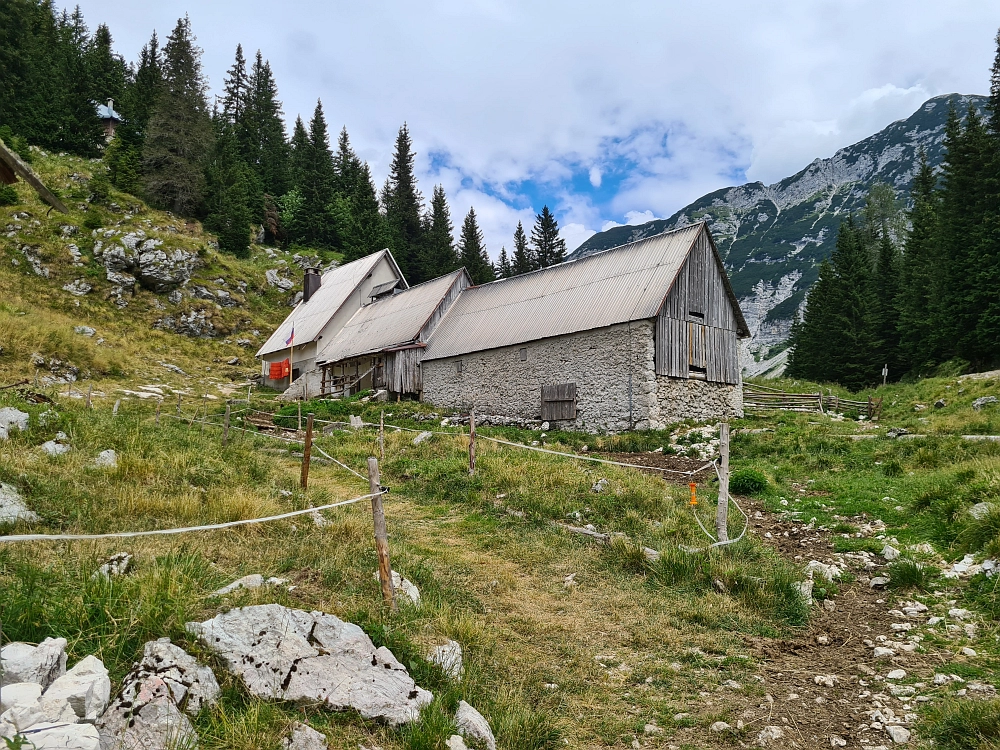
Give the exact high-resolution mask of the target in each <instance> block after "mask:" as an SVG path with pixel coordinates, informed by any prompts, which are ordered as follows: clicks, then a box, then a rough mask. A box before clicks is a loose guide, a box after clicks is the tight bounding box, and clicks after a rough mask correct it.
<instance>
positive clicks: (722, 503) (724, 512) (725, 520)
mask: <svg viewBox="0 0 1000 750" xmlns="http://www.w3.org/2000/svg"><path fill="white" fill-rule="evenodd" d="M719 455H720V458H721V464H722V465H721V467H720V468H719V480H720V481H719V504H718V506H717V507H716V509H715V531H716V533H717V535H718V537H719V541H720V542H728V541H729V423H728V422H721V423H720V424H719Z"/></svg>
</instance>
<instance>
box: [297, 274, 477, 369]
mask: <svg viewBox="0 0 1000 750" xmlns="http://www.w3.org/2000/svg"><path fill="white" fill-rule="evenodd" d="M471 283H472V282H471V279H469V274H468V273H467V272H466V270H465V269H464V268H460V269H459V270H457V271H453V272H452V273H449V274H448V275H446V276H441V277H439V278H436V279H432V280H430V281H425V282H424V283H422V284H417V285H416V286H413V287H410V288H409V289H407V290H406V291H403V292H399V293H398V294H393V295H392V296H389V297H383V298H382V299H380V300H376V301H375V302H372V303H371V304H370V305H365V306H364V307H362V308H361V309H360V310H358V311H357V312H356V313H355V314H354V317H352V318H351V319H350V321H348V323H347V325H345V326H344V327H343V328H341V329H340V331H339V332H338V333H337V334H336V336H334V337H333V338H332V339H331V340H330V341H329V343H327V344H326V345H325V346H324V347H323V348H322V349H321V350H320V352H319V356H318V357H317V362H318V363H319V364H323V363H325V362H339V361H341V360H344V359H350V358H352V357H360V356H362V355H365V354H372V353H374V352H381V351H386V350H388V349H395V348H398V347H402V346H406V345H408V344H415V343H419V339H420V335H421V333H423V332H424V329H425V327H426V326H427V323H428V322H430V321H431V320H432V319H433V317H434V314H435V313H437V312H438V310H439V309H440V307H441V306H442V304H444V303H445V301H446V300H447V298H448V296H449V293H452V291H453V290H454V289H455V287H456V286H458V290H457V291H461V289H464V288H466V287H468V286H469V284H471ZM455 293H457V292H455Z"/></svg>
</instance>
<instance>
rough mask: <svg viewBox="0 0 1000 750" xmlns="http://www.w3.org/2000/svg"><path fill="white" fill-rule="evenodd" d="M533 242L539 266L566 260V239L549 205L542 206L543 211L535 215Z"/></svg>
mask: <svg viewBox="0 0 1000 750" xmlns="http://www.w3.org/2000/svg"><path fill="white" fill-rule="evenodd" d="M531 244H532V246H533V247H534V254H535V264H536V267H537V268H547V267H548V266H554V265H556V264H557V263H562V262H563V261H564V260H566V240H564V239H563V238H562V237H560V236H559V222H557V221H556V217H555V216H554V215H553V213H552V212H551V211H549V207H548V206H542V212H541V213H540V214H537V215H536V216H535V226H534V227H532V229H531Z"/></svg>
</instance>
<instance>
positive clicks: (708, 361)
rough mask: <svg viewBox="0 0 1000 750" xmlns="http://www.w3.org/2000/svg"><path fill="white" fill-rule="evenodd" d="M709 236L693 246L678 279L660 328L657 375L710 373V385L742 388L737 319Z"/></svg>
mask: <svg viewBox="0 0 1000 750" xmlns="http://www.w3.org/2000/svg"><path fill="white" fill-rule="evenodd" d="M723 273H724V270H723V269H720V268H719V264H718V263H717V262H716V260H715V255H714V253H713V252H712V247H711V244H710V243H709V240H708V235H707V234H706V233H705V232H702V233H701V234H700V235H699V236H698V239H697V240H695V243H694V245H693V246H692V248H691V252H690V253H689V255H688V258H687V260H686V261H685V262H684V265H683V266H682V267H681V270H680V271H679V272H678V274H677V279H676V281H675V282H674V286H673V288H672V289H671V291H670V294H669V295H668V296H667V299H666V301H665V303H664V305H663V310H662V312H661V313H660V317H659V318H658V320H657V324H656V373H657V374H658V375H669V376H670V377H675V378H686V377H690V374H691V368H692V367H696V368H700V369H705V370H706V375H703V376H701V377H707V379H708V380H710V381H712V382H717V383H730V384H735V383H738V382H739V350H738V348H737V343H736V316H735V314H734V313H733V308H732V305H731V303H730V301H729V297H728V296H727V295H726V288H725V284H724V281H723V276H722V274H723Z"/></svg>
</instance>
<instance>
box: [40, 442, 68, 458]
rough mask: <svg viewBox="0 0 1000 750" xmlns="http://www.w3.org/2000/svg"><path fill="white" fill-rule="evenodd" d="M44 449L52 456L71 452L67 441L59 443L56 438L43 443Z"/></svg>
mask: <svg viewBox="0 0 1000 750" xmlns="http://www.w3.org/2000/svg"><path fill="white" fill-rule="evenodd" d="M42 450H43V451H45V452H46V453H48V454H49V455H50V456H61V455H63V454H64V453H69V450H70V449H69V446H68V445H66V443H57V442H56V441H55V440H46V441H45V442H44V443H42Z"/></svg>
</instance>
